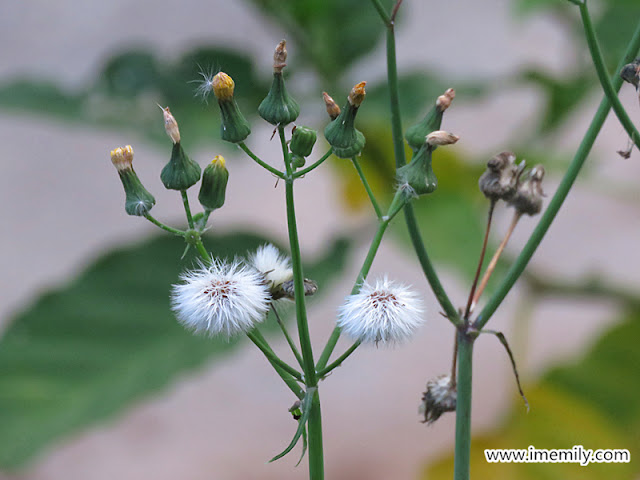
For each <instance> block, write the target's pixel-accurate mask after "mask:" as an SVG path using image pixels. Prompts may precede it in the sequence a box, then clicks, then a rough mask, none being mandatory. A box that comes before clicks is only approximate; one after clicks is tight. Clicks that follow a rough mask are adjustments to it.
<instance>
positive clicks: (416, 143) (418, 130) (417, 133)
mask: <svg viewBox="0 0 640 480" xmlns="http://www.w3.org/2000/svg"><path fill="white" fill-rule="evenodd" d="M455 96H456V92H455V90H453V88H450V89H448V90H447V91H446V92H444V94H443V95H440V96H439V97H438V99H437V100H436V104H435V105H434V106H433V108H431V110H429V112H428V113H427V115H426V116H425V117H424V118H423V119H422V121H420V122H418V123H416V124H415V125H413V126H412V127H409V128H408V129H407V133H406V134H405V136H404V138H406V140H407V143H408V144H409V146H410V147H411V148H412V149H413V152H414V153H415V152H417V151H418V150H420V149H421V148H422V146H423V145H424V141H425V138H426V136H427V135H429V134H430V133H431V132H433V131H434V130H440V125H441V124H442V114H443V113H444V111H445V110H446V109H447V108H449V106H450V105H451V101H452V100H453V99H454V98H455Z"/></svg>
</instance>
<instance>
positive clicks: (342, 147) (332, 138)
mask: <svg viewBox="0 0 640 480" xmlns="http://www.w3.org/2000/svg"><path fill="white" fill-rule="evenodd" d="M365 84H366V82H360V83H358V84H357V85H355V86H354V87H353V88H352V89H351V92H350V93H349V97H348V99H347V104H346V105H345V107H344V108H343V109H342V111H341V112H340V115H338V116H337V117H336V118H335V120H333V121H332V122H331V123H330V124H329V125H327V126H326V127H325V129H324V138H326V139H327V142H329V145H331V147H332V148H333V153H334V154H335V155H336V156H337V157H340V158H352V157H355V156H356V155H359V154H360V152H362V149H363V148H364V144H365V138H364V135H363V134H362V132H360V131H359V130H357V129H356V128H355V119H356V114H357V113H358V108H359V107H360V105H361V104H362V101H363V100H364V96H365V90H364V86H365ZM327 97H328V95H327ZM329 98H331V97H329ZM325 102H326V98H325ZM327 111H328V109H327Z"/></svg>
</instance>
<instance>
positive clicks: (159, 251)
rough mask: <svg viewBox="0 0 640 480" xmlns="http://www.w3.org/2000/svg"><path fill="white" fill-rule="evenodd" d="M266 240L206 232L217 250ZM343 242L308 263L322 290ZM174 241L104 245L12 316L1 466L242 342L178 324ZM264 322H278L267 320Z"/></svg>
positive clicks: (0, 361) (344, 250)
mask: <svg viewBox="0 0 640 480" xmlns="http://www.w3.org/2000/svg"><path fill="white" fill-rule="evenodd" d="M267 241H268V240H267V239H265V238H262V237H258V236H255V235H248V234H235V235H227V236H220V237H213V238H206V239H205V243H206V246H207V248H208V249H209V250H210V251H212V252H213V253H214V254H215V255H216V256H218V257H233V256H235V255H237V254H240V255H243V254H245V253H246V252H247V251H249V250H253V249H255V248H256V247H257V246H258V245H260V244H262V243H265V242H267ZM349 245H350V243H349V241H348V240H346V239H342V238H340V239H337V240H336V241H335V242H334V243H333V244H331V245H329V246H328V248H327V251H326V252H325V253H324V254H323V256H322V258H321V259H319V260H318V261H317V262H316V263H313V264H308V265H307V267H306V270H305V274H306V275H307V276H309V277H310V278H313V279H314V280H316V282H317V283H318V285H319V289H320V292H322V290H323V289H324V288H326V287H327V285H329V284H330V280H331V278H333V277H334V276H335V275H337V274H339V272H341V271H342V269H343V267H344V265H345V262H346V260H347V255H348V252H349ZM182 248H183V245H182V242H181V241H180V240H179V239H177V238H176V237H159V238H156V239H153V240H151V241H149V242H146V243H144V244H141V245H137V246H135V247H131V248H127V249H123V250H120V251H117V252H114V253H110V254H107V255H106V256H104V257H102V258H101V259H99V260H98V261H96V263H95V264H94V265H92V266H91V267H89V269H88V270H87V271H86V272H84V273H83V274H82V275H80V276H79V277H78V278H77V279H76V280H75V281H73V282H71V283H70V284H69V285H66V286H65V287H63V288H61V289H60V290H58V291H55V292H51V293H48V294H45V295H43V296H42V297H41V298H40V299H39V300H38V301H37V302H36V303H35V304H34V305H33V306H31V307H30V308H28V309H27V310H26V311H25V312H23V313H21V314H19V315H18V316H17V317H16V318H15V319H14V321H13V322H12V324H11V326H10V327H9V329H8V330H7V331H6V332H5V335H4V337H3V338H2V341H1V342H0V425H2V428H1V429H0V443H1V444H2V445H3V448H2V449H1V450H0V466H1V467H3V468H17V467H19V466H21V465H23V464H24V463H25V462H26V461H27V460H29V459H30V458H32V457H33V456H34V455H36V454H37V453H39V452H40V451H41V450H42V449H43V448H44V447H46V446H47V445H49V444H50V443H51V442H53V441H54V440H56V439H57V438H59V437H61V436H64V435H69V434H70V433H72V432H74V431H76V430H78V429H80V428H86V427H88V426H90V425H93V424H96V423H97V422H100V421H104V420H105V419H108V418H111V417H113V416H114V415H115V414H116V413H118V412H119V411H121V410H122V409H124V408H125V407H127V406H128V405H130V404H131V403H132V402H134V401H139V400H141V399H142V398H144V397H146V396H148V395H150V394H152V393H154V392H157V391H158V390H160V389H162V388H164V387H166V386H167V385H168V384H169V383H170V382H171V381H172V380H173V379H174V378H176V377H177V376H178V375H181V374H184V373H186V372H188V371H190V370H193V369H195V368H197V367H200V366H202V365H203V364H204V363H205V362H206V361H215V360H216V359H218V358H220V357H222V356H224V355H226V354H228V353H229V352H230V351H231V350H233V349H234V348H235V347H236V346H237V345H238V344H239V343H241V342H244V341H245V338H244V337H241V338H236V339H232V340H231V341H227V340H226V339H221V338H214V339H209V338H203V337H196V336H193V335H192V334H191V333H189V332H187V331H185V330H184V329H183V328H182V327H181V326H180V325H179V324H178V323H177V321H176V320H175V318H174V317H173V315H172V314H171V312H170V310H169V295H168V294H169V289H170V286H171V284H172V283H175V282H176V281H177V278H178V274H179V273H180V272H181V271H182V270H184V269H185V268H187V267H189V266H190V265H192V264H193V259H192V258H191V259H188V260H187V261H186V262H180V260H179V258H180V253H181V252H182ZM263 328H264V329H269V330H270V331H276V329H277V327H276V324H275V322H273V321H267V322H266V324H265V325H264V327H263ZM274 381H277V376H276V375H274Z"/></svg>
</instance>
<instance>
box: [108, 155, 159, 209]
mask: <svg viewBox="0 0 640 480" xmlns="http://www.w3.org/2000/svg"><path fill="white" fill-rule="evenodd" d="M111 163H113V165H114V166H115V167H116V170H117V171H118V175H119V177H120V181H121V182H122V186H123V187H124V193H125V203H124V209H125V212H127V214H128V215H136V216H144V215H146V214H147V213H148V212H149V210H151V208H152V207H153V206H154V205H155V204H156V199H155V198H153V195H151V194H150V193H149V192H148V191H147V190H146V189H145V188H144V186H143V185H142V182H140V179H139V178H138V175H137V174H136V172H135V171H134V170H133V148H131V145H127V146H126V147H121V148H116V149H114V150H111Z"/></svg>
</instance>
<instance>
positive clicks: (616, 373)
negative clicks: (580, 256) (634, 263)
mask: <svg viewBox="0 0 640 480" xmlns="http://www.w3.org/2000/svg"><path fill="white" fill-rule="evenodd" d="M639 339H640V312H634V313H633V314H631V315H629V317H627V318H626V319H625V320H624V321H623V322H622V323H620V324H619V325H617V326H615V327H613V328H612V329H610V330H609V331H607V332H606V333H605V334H604V335H603V336H602V337H601V338H600V339H599V340H598V341H597V342H596V344H595V345H594V346H593V347H592V348H591V349H590V350H589V352H587V353H586V354H585V355H584V357H583V358H582V359H580V360H578V361H576V362H574V363H572V364H570V365H567V366H562V367H557V368H554V369H552V370H551V371H550V372H549V373H547V374H546V375H544V376H543V378H542V379H541V380H540V382H539V383H538V385H537V386H529V387H527V386H525V393H526V394H527V397H528V398H529V400H530V403H531V411H530V413H529V414H525V413H524V409H523V408H522V405H521V402H520V401H519V399H517V400H515V402H514V407H513V410H512V412H511V414H510V415H509V417H508V419H507V421H506V422H505V424H504V425H503V426H502V427H500V428H499V429H498V430H497V431H495V432H493V433H489V434H485V435H480V436H475V437H474V438H473V440H472V460H471V470H472V473H473V475H474V476H475V477H477V478H491V479H497V480H500V479H505V480H506V479H512V478H518V479H523V480H529V479H531V480H534V479H540V478H545V479H549V480H554V479H558V480H560V479H562V480H573V479H576V480H585V479H586V480H589V479H594V480H599V479H602V478H615V479H616V480H632V479H634V478H637V475H638V474H639V473H640V465H639V464H638V462H635V463H633V462H632V463H617V464H612V463H602V464H597V463H592V464H589V466H587V467H582V466H580V465H578V464H560V463H554V464H543V463H538V464H535V463H530V464H523V463H518V464H516V463H512V464H498V463H496V464H491V463H487V462H486V460H485V457H484V449H485V448H518V449H526V448H528V447H529V445H533V446H534V447H536V448H547V449H551V448H567V449H570V448H572V447H573V446H574V445H582V446H583V447H584V448H586V449H594V450H595V449H598V448H625V449H628V450H630V452H631V458H635V456H636V455H638V454H640V449H639V447H638V446H639V445H640V433H639V432H640V404H639V403H638V401H637V399H638V398H639V397H640V383H639V382H638V381H637V378H638V368H639V366H640V349H638V348H637V343H638V340H639ZM452 473H453V457H452V456H451V455H450V454H449V455H446V457H445V458H443V459H441V460H438V461H436V462H435V463H433V464H431V465H430V466H429V467H428V468H427V469H426V470H425V472H424V476H423V478H425V479H429V480H438V479H441V478H442V479H445V478H446V479H449V478H451V476H452Z"/></svg>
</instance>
